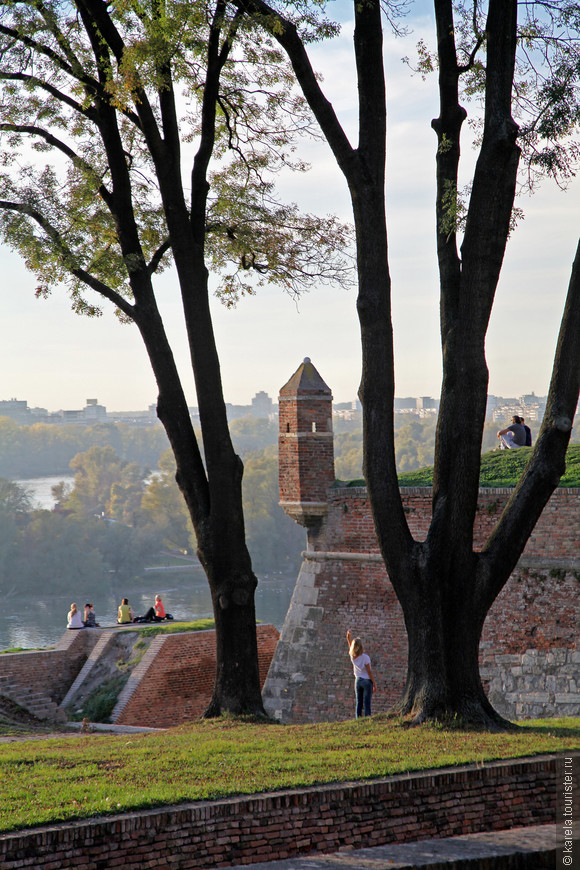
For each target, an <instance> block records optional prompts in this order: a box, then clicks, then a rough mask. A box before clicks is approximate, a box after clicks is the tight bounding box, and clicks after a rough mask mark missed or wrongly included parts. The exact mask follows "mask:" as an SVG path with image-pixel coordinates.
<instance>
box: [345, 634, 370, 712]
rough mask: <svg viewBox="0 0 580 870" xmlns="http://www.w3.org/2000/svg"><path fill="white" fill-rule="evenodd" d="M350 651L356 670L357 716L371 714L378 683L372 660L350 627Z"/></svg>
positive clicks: (347, 639)
mask: <svg viewBox="0 0 580 870" xmlns="http://www.w3.org/2000/svg"><path fill="white" fill-rule="evenodd" d="M346 642H347V643H348V652H349V655H350V660H351V662H352V667H353V671H354V677H355V680H354V693H355V697H356V718H357V719H359V718H360V717H361V716H363V715H364V716H370V715H371V700H372V697H373V692H376V689H377V684H376V683H375V678H374V676H373V672H372V669H371V660H370V658H369V656H368V655H367V654H366V653H365V652H364V651H363V645H362V643H361V640H360V638H359V637H355V638H354V640H353V637H352V634H351V632H350V629H349V630H348V631H347V633H346Z"/></svg>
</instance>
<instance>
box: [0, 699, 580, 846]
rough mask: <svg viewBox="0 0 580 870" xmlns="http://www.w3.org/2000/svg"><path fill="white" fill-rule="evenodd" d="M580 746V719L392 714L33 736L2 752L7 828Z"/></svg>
mask: <svg viewBox="0 0 580 870" xmlns="http://www.w3.org/2000/svg"><path fill="white" fill-rule="evenodd" d="M578 748H580V719H559V720H542V721H536V722H528V723H525V725H524V727H523V728H521V729H518V730H517V731H514V732H510V733H504V734H490V733H486V732H476V731H463V730H460V729H445V728H442V727H437V726H433V725H423V726H421V727H418V728H410V727H408V726H406V725H405V724H404V723H402V722H401V721H399V720H392V719H388V718H387V717H386V716H384V715H379V716H375V717H373V718H369V719H362V720H358V721H356V720H353V721H347V722H341V723H320V724H317V725H288V726H283V725H278V724H275V723H255V722H243V721H239V720H233V719H221V720H213V721H207V722H201V721H200V722H196V723H192V724H190V725H187V726H181V727H179V728H173V729H169V730H167V731H165V732H162V733H159V734H156V733H149V734H135V735H133V734H131V735H127V734H123V735H104V736H96V735H93V734H89V735H79V736H75V737H68V738H62V739H59V738H56V739H51V740H46V739H45V740H26V741H24V742H14V743H5V744H1V745H0V767H1V769H2V780H1V783H0V830H3V831H10V830H17V829H20V828H23V827H27V826H33V825H40V824H47V823H53V822H57V821H62V820H72V819H80V818H87V817H91V816H95V815H102V814H109V813H118V812H122V811H129V810H133V809H137V808H144V807H152V806H159V805H163V804H175V803H180V802H183V801H191V800H203V799H215V798H220V797H224V796H228V795H236V794H253V793H256V792H262V791H273V790H276V789H281V788H292V787H298V786H307V785H313V784H317V783H318V784H320V783H330V782H341V781H349V780H361V779H362V780H364V779H372V778H376V777H382V776H386V775H390V774H395V773H402V772H408V771H413V770H422V769H429V768H436V767H445V766H449V765H457V764H464V763H476V764H480V765H481V764H484V763H485V762H488V761H491V760H493V759H499V758H513V757H517V756H524V755H535V754H538V753H548V752H564V751H566V752H569V751H572V750H573V749H578Z"/></svg>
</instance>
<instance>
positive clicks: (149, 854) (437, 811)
mask: <svg viewBox="0 0 580 870" xmlns="http://www.w3.org/2000/svg"><path fill="white" fill-rule="evenodd" d="M556 776H557V761H556V759H555V758H554V757H542V758H537V759H518V760H514V761H508V762H492V763H489V764H486V765H482V766H480V767H460V768H447V769H445V770H440V771H430V772H422V773H409V774H401V775H398V776H393V777H388V778H385V779H381V780H374V781H370V782H355V783H341V784H339V785H330V786H329V785H327V786H319V787H311V788H304V789H293V790H288V791H281V792H276V793H272V794H260V795H253V796H250V797H243V796H242V797H235V798H229V799H227V800H221V801H214V802H198V803H190V804H182V805H179V806H175V807H164V808H161V809H154V810H147V811H143V812H134V813H123V814H120V815H118V816H113V817H110V818H108V817H101V818H94V819H89V820H87V821H80V822H74V823H71V824H63V825H54V826H50V827H43V828H38V829H36V830H32V831H19V832H15V833H10V834H6V835H4V836H1V837H0V866H1V867H2V868H3V870H24V868H31V870H32V868H34V870H69V868H84V870H114V868H120V867H123V868H127V870H131V868H134V870H145V868H155V870H201V868H204V867H227V866H228V865H232V864H238V865H239V864H251V863H254V862H256V861H266V860H275V859H283V858H291V857H292V856H293V855H299V854H301V853H302V854H303V853H308V852H316V851H319V852H333V851H337V850H339V849H342V848H348V847H353V848H363V847H366V846H379V845H382V844H383V843H389V842H390V843H403V842H410V841H414V840H418V839H419V838H423V839H425V838H431V837H433V838H442V837H451V836H455V835H459V834H468V833H475V832H478V831H494V830H505V829H510V828H518V827H525V826H527V825H532V824H533V825H538V824H547V823H550V822H553V821H554V818H555V813H556V792H557V788H556V785H557V783H556Z"/></svg>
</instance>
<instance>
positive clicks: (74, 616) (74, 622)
mask: <svg viewBox="0 0 580 870" xmlns="http://www.w3.org/2000/svg"><path fill="white" fill-rule="evenodd" d="M84 627H85V624H84V622H83V618H82V616H81V614H80V610H77V612H76V613H73V612H72V610H69V612H68V617H67V628H84Z"/></svg>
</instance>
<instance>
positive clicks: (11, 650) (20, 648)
mask: <svg viewBox="0 0 580 870" xmlns="http://www.w3.org/2000/svg"><path fill="white" fill-rule="evenodd" d="M45 649H54V647H53V646H12V647H10V648H9V649H0V655H4V654H5V653H20V652H37V651H38V650H45Z"/></svg>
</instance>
